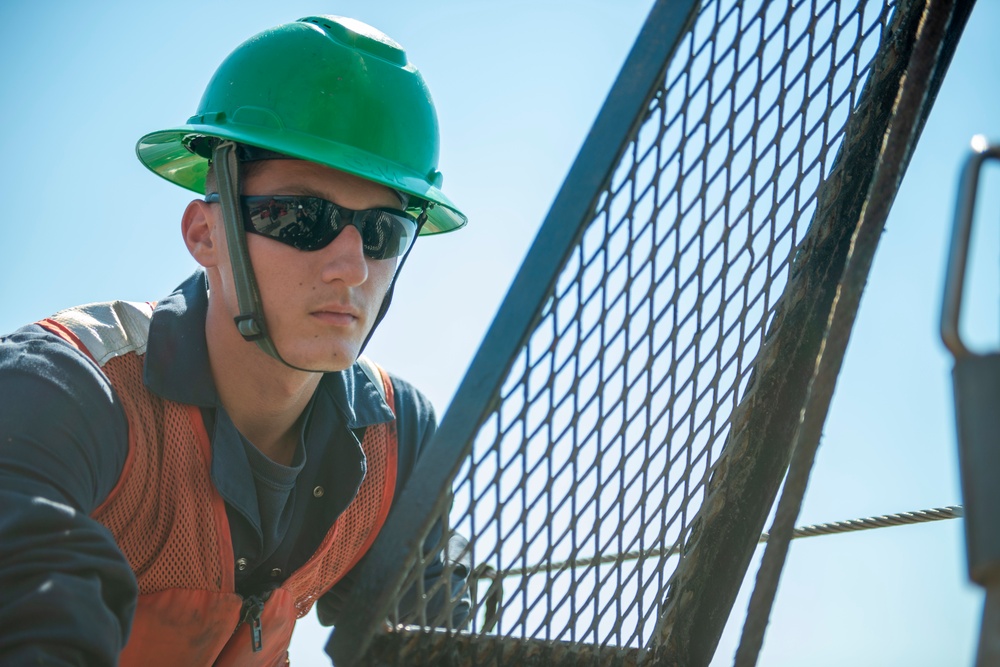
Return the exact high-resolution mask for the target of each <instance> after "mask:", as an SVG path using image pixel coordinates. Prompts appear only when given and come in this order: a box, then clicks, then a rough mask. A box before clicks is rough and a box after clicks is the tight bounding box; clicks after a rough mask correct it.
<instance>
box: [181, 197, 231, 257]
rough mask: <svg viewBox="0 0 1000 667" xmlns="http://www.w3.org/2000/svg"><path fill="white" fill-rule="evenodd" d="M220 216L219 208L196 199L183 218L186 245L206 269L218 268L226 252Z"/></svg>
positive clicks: (182, 229)
mask: <svg viewBox="0 0 1000 667" xmlns="http://www.w3.org/2000/svg"><path fill="white" fill-rule="evenodd" d="M219 215H220V213H219V207H218V206H213V205H212V204H209V203H207V202H204V201H202V200H200V199H195V200H194V201H192V202H190V203H189V204H188V205H187V208H186V209H184V216H183V217H182V218H181V234H182V235H183V236H184V245H186V246H187V249H188V252H189V253H191V256H192V257H194V260H195V261H196V262H198V263H199V264H201V265H202V266H204V267H206V268H208V267H213V266H218V264H219V262H220V260H221V259H222V255H220V253H224V252H226V248H225V243H224V241H223V239H222V235H223V228H222V224H221V222H222V221H221V220H220V219H219Z"/></svg>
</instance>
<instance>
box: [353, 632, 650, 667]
mask: <svg viewBox="0 0 1000 667" xmlns="http://www.w3.org/2000/svg"><path fill="white" fill-rule="evenodd" d="M653 664H654V661H653V654H652V652H651V651H647V650H645V649H639V648H631V649H623V648H618V647H614V646H594V645H591V644H579V643H571V642H553V641H542V640H537V639H512V638H510V637H495V636H486V635H468V634H457V635H453V634H448V633H446V632H434V631H421V630H401V631H395V632H388V633H385V634H382V635H379V636H378V637H376V638H375V639H374V641H373V642H372V645H371V648H370V649H369V651H368V653H367V654H366V655H365V658H364V661H363V662H361V663H359V665H362V666H363V667H403V666H404V665H405V666H406V667H421V666H423V667H510V666H512V665H517V666H518V667H580V666H581V665H588V666H592V667H647V666H651V665H653Z"/></svg>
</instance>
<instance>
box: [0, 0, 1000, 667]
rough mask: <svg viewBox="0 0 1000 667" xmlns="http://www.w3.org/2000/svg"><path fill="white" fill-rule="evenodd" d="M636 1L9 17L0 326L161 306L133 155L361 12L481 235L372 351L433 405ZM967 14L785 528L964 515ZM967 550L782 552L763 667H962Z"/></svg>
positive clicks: (991, 272)
mask: <svg viewBox="0 0 1000 667" xmlns="http://www.w3.org/2000/svg"><path fill="white" fill-rule="evenodd" d="M651 4H652V2H651V0H642V1H641V2H640V1H638V0H616V1H615V2H610V1H605V2H596V1H595V0H577V1H570V0H563V1H558V0H533V1H532V2H526V1H522V0H513V1H507V2H502V3H501V2H489V3H488V2H480V1H475V0H465V1H459V0H443V1H439V2H434V3H413V2H401V1H397V2H376V1H371V0H369V1H361V0H355V1H344V2H337V3H327V4H322V3H321V4H315V3H304V2H300V1H299V0H287V1H286V2H282V3H269V2H264V1H263V0H248V1H244V2H239V3H236V2H232V3H220V2H208V1H202V2H191V1H190V0H176V1H173V2H169V3H167V2H142V3H139V2H123V1H117V2H104V3H87V5H89V6H86V7H84V3H75V2H69V1H64V2H57V1H51V0H34V1H32V2H30V3H29V2H26V1H23V0H22V1H15V0H12V1H10V2H6V3H3V5H2V7H0V62H3V63H4V66H3V68H0V89H2V90H3V102H4V104H3V111H2V114H3V115H2V123H0V155H3V156H4V157H5V160H3V162H2V163H0V184H2V185H0V187H2V188H3V196H4V207H3V208H4V212H5V215H6V219H7V223H6V225H5V228H6V230H7V236H6V238H5V239H4V241H3V243H2V244H0V304H2V308H0V331H9V330H11V329H14V328H16V327H17V326H20V325H21V324H23V323H26V322H30V321H33V320H35V319H38V318H40V317H44V316H46V315H48V314H51V313H52V312H54V311H56V310H58V309H61V308H64V307H67V306H70V305H73V304H76V303H83V302H89V301H99V300H106V299H116V298H117V299H132V300H147V299H157V298H159V297H161V296H163V295H165V294H167V293H169V291H170V290H171V289H172V288H173V287H174V286H175V285H176V284H177V283H178V282H180V281H181V280H182V279H183V278H184V277H185V276H186V275H187V274H188V273H189V272H190V271H192V270H193V269H194V266H195V265H194V262H193V261H192V260H191V259H190V258H189V257H188V255H187V254H186V251H185V250H184V248H183V245H182V243H181V239H180V232H179V218H180V213H181V211H182V209H183V206H184V204H185V203H186V202H187V200H188V199H189V195H188V194H187V193H186V192H185V191H182V190H180V189H179V188H176V187H175V186H171V185H170V184H168V183H166V182H165V181H162V180H160V179H158V178H156V177H155V176H153V175H151V174H150V173H148V172H147V171H146V170H145V168H143V167H142V166H141V165H140V164H139V163H138V161H137V160H136V159H135V157H134V153H133V150H134V144H135V141H136V139H137V138H138V137H139V136H141V135H142V134H144V133H146V132H148V131H151V130H155V129H161V128H164V127H167V126H171V125H175V124H178V123H181V122H183V121H184V120H186V119H187V117H188V116H189V115H191V114H192V113H193V112H194V109H195V106H196V105H197V102H198V99H199V98H200V96H201V92H202V90H203V88H204V85H205V83H207V81H208V79H209V77H210V76H211V73H212V71H213V69H214V67H215V65H217V64H218V62H220V61H221V59H222V58H223V57H224V56H225V55H226V54H227V53H228V52H229V51H230V50H231V49H232V48H233V47H234V46H236V44H238V43H239V42H240V41H242V40H243V39H244V38H246V37H248V36H250V35H251V34H253V33H255V32H257V31H259V30H261V29H263V28H266V27H269V26H271V25H274V24H276V23H281V22H284V21H288V20H294V19H296V18H299V17H300V16H305V15H308V14H312V13H337V14H343V15H348V16H354V17H356V18H359V19H361V20H364V21H366V22H368V23H371V24H373V25H376V26H378V27H379V28H381V29H382V30H384V31H385V32H387V33H388V34H390V35H392V36H393V37H394V38H395V39H397V40H398V41H399V42H400V43H402V44H403V45H404V47H406V49H407V50H408V52H409V55H410V58H411V60H412V61H413V62H415V63H416V64H417V65H418V66H419V67H420V68H421V70H422V71H423V72H424V75H425V78H426V79H427V81H428V84H429V86H430V88H431V91H432V93H433V95H434V98H435V101H436V103H437V106H438V112H439V116H440V120H441V125H442V131H443V141H442V163H441V171H442V172H443V173H444V186H445V191H446V192H447V193H448V194H449V196H450V197H451V198H452V199H453V200H454V201H455V202H456V203H458V204H459V205H460V206H461V207H462V208H463V209H464V210H465V212H466V213H467V214H468V215H469V218H470V220H471V222H470V225H469V227H468V228H467V229H466V230H464V231H462V232H459V233H456V234H452V235H449V236H445V237H439V238H435V239H430V240H425V241H426V242H425V241H422V242H421V243H420V244H418V246H417V248H416V251H415V253H414V255H413V257H412V258H411V260H410V262H409V263H408V265H407V267H406V270H405V272H404V273H403V279H402V282H401V284H400V286H399V289H398V290H397V296H396V299H395V302H394V305H393V309H392V310H391V311H390V314H389V317H388V318H387V319H386V321H385V322H384V324H383V325H382V327H381V329H380V331H379V332H378V334H377V335H376V336H375V338H374V339H373V342H372V344H371V346H370V348H369V350H370V353H371V355H372V356H373V357H374V358H376V359H377V360H379V361H380V362H382V363H383V364H384V365H386V366H387V367H389V368H391V369H393V370H394V371H396V372H398V373H399V374H400V375H402V376H404V377H407V378H408V379H410V380H412V381H413V382H415V383H416V384H417V385H418V386H420V387H421V388H422V389H423V390H424V391H425V392H426V393H427V395H428V396H429V397H430V398H431V400H432V401H433V402H434V403H435V405H436V406H437V408H438V411H439V413H443V412H444V411H445V409H446V407H447V405H448V403H449V401H450V399H451V396H452V394H453V393H454V391H455V389H456V387H457V386H458V383H459V381H460V380H461V377H462V374H463V373H464V371H465V369H466V367H467V365H468V363H469V361H470V360H471V359H472V356H473V354H474V353H475V350H476V348H477V346H478V344H479V341H480V339H481V338H482V336H483V334H484V333H485V331H486V329H487V327H488V326H489V323H490V321H491V319H492V317H493V314H494V313H495V311H496V308H497V307H498V305H499V303H500V300H501V299H502V297H503V295H504V293H505V292H506V289H507V286H508V285H509V283H510V281H511V279H512V278H513V275H514V273H515V271H516V269H517V267H518V265H519V263H520V261H521V258H522V257H523V256H524V253H525V252H526V250H527V248H528V246H529V244H530V242H531V240H532V238H533V236H534V234H535V232H536V230H537V228H538V226H539V224H540V223H541V220H542V219H543V217H544V215H545V212H546V210H547V208H548V206H549V204H550V202H551V201H552V198H553V196H554V195H555V192H556V190H557V188H558V186H559V184H560V183H561V182H562V180H563V177H564V176H565V174H566V172H567V170H568V168H569V165H570V164H571V161H572V159H573V158H574V156H575V154H576V151H577V150H578V148H579V146H580V144H581V142H582V140H583V137H584V136H585V134H586V132H587V130H588V128H589V127H590V124H591V122H592V120H593V118H594V116H595V114H596V113H597V110H598V109H599V107H600V104H601V102H602V101H603V98H604V96H605V94H606V93H607V90H608V88H609V87H610V85H611V82H612V81H613V79H614V77H615V75H616V74H617V71H618V69H619V67H620V65H621V63H622V61H623V60H624V57H625V55H626V54H627V52H628V49H629V48H630V46H631V43H632V41H633V39H634V37H635V35H636V34H637V32H638V29H639V26H640V25H641V23H642V21H643V19H644V18H645V15H646V13H647V12H648V10H649V8H650V6H651ZM979 5H980V6H979V7H977V9H976V10H975V13H974V14H973V17H972V21H971V23H970V26H969V28H968V29H967V31H966V36H965V39H964V41H963V43H962V45H961V46H960V47H959V51H958V54H957V56H956V59H955V62H954V64H953V66H952V70H951V72H950V73H949V77H948V79H947V80H946V82H945V85H944V88H943V89H942V91H941V94H940V96H939V99H938V102H937V106H936V108H935V110H934V112H933V114H932V115H931V118H930V121H929V123H928V125H927V128H926V130H925V132H924V136H923V139H922V141H921V144H920V146H919V148H918V149H917V152H916V154H915V156H914V160H913V163H912V165H911V168H910V172H909V173H908V174H907V176H906V180H905V181H904V183H903V187H902V190H901V191H900V193H899V196H898V197H897V201H896V206H895V209H894V211H893V214H892V216H891V218H890V220H889V222H888V225H887V230H886V234H885V236H884V239H883V242H882V245H881V247H880V250H879V252H878V254H877V256H876V259H875V265H874V269H873V272H872V275H871V280H870V283H869V288H868V290H867V292H866V295H865V297H864V300H863V301H862V306H861V312H860V316H859V318H858V321H857V326H856V328H855V333H854V336H853V338H852V341H851V345H850V347H849V349H848V354H847V360H846V364H845V367H844V371H843V373H842V375H841V378H840V381H839V383H838V386H837V393H836V395H835V397H834V402H833V407H832V410H831V415H830V418H829V420H828V422H827V427H826V429H825V434H824V438H823V445H822V447H821V449H820V453H819V457H818V460H817V463H816V468H815V469H814V472H813V476H812V483H811V486H810V488H809V490H808V492H807V496H806V500H805V506H804V508H803V513H802V516H801V521H800V523H814V522H823V521H832V520H838V519H845V518H854V517H861V516H869V515H873V514H883V513H889V512H897V511H905V510H911V509H921V508H926V507H933V506H941V505H950V504H958V503H960V502H961V496H960V491H959V485H958V478H957V463H956V446H955V438H954V435H953V430H954V429H953V419H952V407H951V393H950V392H951V388H950V379H949V372H950V361H949V359H948V358H947V356H946V355H945V353H944V350H943V347H942V346H941V344H940V343H939V342H938V339H937V334H936V331H937V317H938V310H939V307H940V293H941V287H942V282H943V278H942V276H943V262H944V257H945V251H946V245H947V239H948V237H949V229H950V225H951V217H952V209H953V204H954V197H955V181H956V175H957V169H958V166H959V164H960V161H961V159H962V157H963V156H964V155H965V153H966V151H967V146H968V142H969V139H970V138H971V136H972V135H973V134H976V133H984V134H987V135H988V136H990V137H992V138H993V139H995V140H1000V94H998V91H1000V87H998V86H997V82H1000V46H998V44H997V40H996V35H995V28H996V26H998V25H1000V3H996V2H993V1H992V0H982V1H981V2H980V3H979ZM996 172H997V170H995V169H994V170H993V173H992V174H991V180H990V181H989V182H990V184H991V189H992V190H993V195H991V196H992V199H991V200H990V201H987V200H986V199H984V201H983V206H984V208H986V209H987V210H988V211H989V214H988V215H986V216H983V220H982V226H983V228H984V233H983V234H982V235H981V237H980V238H978V239H977V243H978V246H979V250H980V252H979V254H978V255H977V261H976V262H975V264H974V267H973V268H974V272H975V276H974V281H975V286H974V290H973V294H972V296H971V299H972V302H971V303H972V305H971V306H970V309H969V310H970V311H971V315H970V318H969V322H968V323H967V324H968V329H969V331H970V332H971V334H972V335H973V337H974V338H975V339H976V340H978V341H980V342H981V343H982V344H983V345H984V346H988V345H990V344H991V343H992V341H996V340H1000V335H998V327H997V323H998V322H1000V307H998V301H1000V300H998V299H997V294H996V286H997V284H1000V276H998V270H997V266H996V264H997V250H996V248H997V244H998V242H1000V240H998V239H1000V233H998V231H997V229H996V226H997V225H996V223H997V215H996V212H997V210H1000V201H998V197H997V196H996V191H997V190H998V188H997V185H998V183H1000V179H997V177H996ZM987 225H991V226H992V227H993V229H991V230H986V229H985V228H986V226H987ZM962 539H963V538H962V531H961V524H960V522H958V521H951V522H945V523H942V524H932V525H924V526H917V527H908V528H896V529H888V530H879V531H873V532H868V533H862V534H856V535H849V536H839V537H823V538H809V539H806V540H799V541H797V542H795V543H793V546H792V550H791V554H790V560H789V563H788V566H787V567H786V574H785V577H784V579H783V581H782V585H781V588H780V589H779V594H778V601H777V605H776V609H775V612H774V614H773V616H772V620H771V625H770V627H769V631H768V635H767V639H766V642H765V646H764V652H763V655H762V659H761V664H762V665H768V666H775V665H799V664H810V665H841V664H863V665H868V664H871V665H907V666H908V667H912V666H919V665H927V666H932V665H934V666H936V665H945V664H969V663H970V662H971V656H972V653H973V648H974V642H975V638H976V636H977V634H978V617H979V609H980V605H981V596H980V595H979V593H978V592H977V591H976V589H974V588H973V587H971V585H969V584H968V583H967V580H966V574H965V553H964V546H963V541H962ZM755 571H756V563H755V564H754V565H753V566H752V569H751V573H750V574H751V581H752V576H753V574H754V572H755ZM746 588H749V586H747V587H746ZM746 592H747V591H745V593H746ZM745 608H746V599H745V597H741V599H740V600H739V601H738V602H737V607H736V609H735V610H734V613H733V617H732V619H731V622H730V627H729V629H728V630H727V632H726V635H725V637H724V638H723V644H722V647H721V648H720V651H719V653H718V656H717V660H716V664H719V665H722V664H728V663H729V662H730V661H731V656H732V652H733V650H734V649H735V643H736V641H738V634H739V628H740V625H741V623H742V615H743V613H744V610H745ZM326 634H327V633H326V631H325V630H321V629H319V628H318V627H316V626H315V625H314V624H313V623H312V622H311V621H310V622H307V623H306V624H305V625H304V626H303V627H302V629H301V630H300V631H298V632H297V635H296V639H295V643H294V646H293V657H294V660H295V663H296V664H299V665H312V664H316V665H322V664H328V663H327V661H326V659H325V656H324V654H323V653H322V645H323V644H324V643H325V638H326Z"/></svg>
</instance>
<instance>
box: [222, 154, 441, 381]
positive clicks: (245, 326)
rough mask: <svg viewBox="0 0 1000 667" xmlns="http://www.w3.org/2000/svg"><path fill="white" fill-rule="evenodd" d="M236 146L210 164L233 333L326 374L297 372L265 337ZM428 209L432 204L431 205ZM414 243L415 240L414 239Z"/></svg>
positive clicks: (421, 219) (393, 283) (421, 220)
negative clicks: (225, 252)
mask: <svg viewBox="0 0 1000 667" xmlns="http://www.w3.org/2000/svg"><path fill="white" fill-rule="evenodd" d="M237 148H238V147H237V144H235V143H234V142H232V141H220V142H219V143H218V144H217V145H216V146H215V148H214V149H213V151H212V164H213V167H214V169H215V174H216V179H217V181H218V183H219V203H220V204H221V206H222V224H223V227H224V228H225V230H226V243H227V245H228V246H229V263H230V264H231V265H232V270H233V284H234V286H235V287H236V304H237V307H238V308H239V311H240V314H239V315H237V316H236V317H235V318H233V322H234V323H235V324H236V328H237V330H239V332H240V335H241V336H243V339H244V340H246V341H248V342H253V343H256V344H257V347H259V348H260V349H261V350H263V351H264V352H265V353H266V354H268V355H269V356H271V357H274V358H275V359H277V360H278V361H280V362H281V363H283V364H284V365H286V366H288V367H289V368H294V369H295V370H298V371H305V372H307V373H324V372H326V371H318V370H311V369H308V368H299V367H298V366H295V365H292V364H290V363H288V362H287V361H285V360H284V359H282V358H281V354H279V353H278V348H277V347H275V345H274V341H272V340H271V337H270V335H268V333H267V325H266V323H265V320H264V306H263V304H262V303H261V300H260V289H259V288H258V287H257V279H256V277H255V276H254V272H253V265H252V264H251V263H250V252H249V251H248V250H247V238H246V232H245V231H244V226H243V207H242V206H240V203H239V193H240V162H239V159H238V157H237V152H236V151H237ZM431 205H432V204H431ZM427 208H428V207H427V206H425V207H424V210H423V211H421V213H420V216H419V217H418V218H417V230H416V233H415V236H416V235H419V234H420V230H421V228H422V227H423V225H424V222H426V221H427ZM414 240H415V239H414ZM412 249H413V244H412V243H411V244H410V247H409V248H408V249H407V252H406V254H405V255H403V257H402V258H401V259H400V260H399V265H398V266H397V267H396V270H395V271H394V272H393V275H392V281H391V282H390V283H389V289H387V290H386V293H385V296H384V297H383V298H382V304H381V306H380V307H379V311H378V314H377V315H376V317H375V321H374V322H373V323H372V325H371V327H370V328H369V329H368V334H367V335H366V336H365V340H364V342H363V343H361V347H360V348H359V349H358V355H359V356H360V355H361V353H362V352H363V351H364V349H365V347H366V346H367V345H368V341H369V340H370V339H371V337H372V334H373V333H374V332H375V328H376V327H377V326H378V325H379V323H380V322H381V321H382V318H384V317H385V314H386V311H388V310H389V303H390V302H391V301H392V292H393V289H394V288H395V286H396V278H397V277H399V272H400V271H401V270H402V268H403V265H404V264H405V263H406V258H407V257H409V255H410V250H412Z"/></svg>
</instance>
